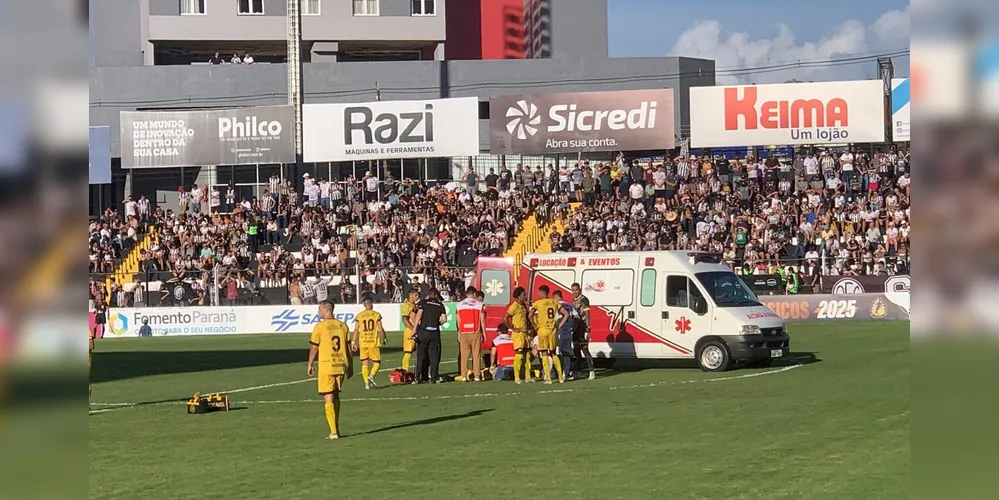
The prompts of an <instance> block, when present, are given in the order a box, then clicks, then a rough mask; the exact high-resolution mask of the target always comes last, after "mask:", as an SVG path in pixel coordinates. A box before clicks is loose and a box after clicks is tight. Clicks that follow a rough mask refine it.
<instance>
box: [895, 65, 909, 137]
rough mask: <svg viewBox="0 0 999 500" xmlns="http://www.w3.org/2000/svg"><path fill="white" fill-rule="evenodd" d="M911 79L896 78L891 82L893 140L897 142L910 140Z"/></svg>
mask: <svg viewBox="0 0 999 500" xmlns="http://www.w3.org/2000/svg"><path fill="white" fill-rule="evenodd" d="M909 94H910V91H909V79H908V78H895V79H893V80H892V81H891V133H892V136H891V138H892V139H893V140H895V141H896V142H906V141H908V140H909V133H910V131H909V128H910V120H911V119H910V117H909V108H910V106H909V100H910V98H909Z"/></svg>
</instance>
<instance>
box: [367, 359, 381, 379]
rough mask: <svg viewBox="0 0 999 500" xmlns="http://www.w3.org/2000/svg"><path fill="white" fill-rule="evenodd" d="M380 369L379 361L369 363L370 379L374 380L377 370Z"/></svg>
mask: <svg viewBox="0 0 999 500" xmlns="http://www.w3.org/2000/svg"><path fill="white" fill-rule="evenodd" d="M381 367H382V363H381V361H375V362H372V363H371V375H370V376H371V377H372V378H374V376H375V374H376V373H378V369H379V368H381Z"/></svg>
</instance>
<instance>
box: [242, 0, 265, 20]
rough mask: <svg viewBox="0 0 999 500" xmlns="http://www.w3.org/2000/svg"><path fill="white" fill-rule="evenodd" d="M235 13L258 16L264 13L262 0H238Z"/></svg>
mask: <svg viewBox="0 0 999 500" xmlns="http://www.w3.org/2000/svg"><path fill="white" fill-rule="evenodd" d="M237 4H238V8H237V10H236V13H237V14H239V15H241V16H258V15H260V14H263V13H264V0H239V1H238V2H237Z"/></svg>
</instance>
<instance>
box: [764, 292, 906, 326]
mask: <svg viewBox="0 0 999 500" xmlns="http://www.w3.org/2000/svg"><path fill="white" fill-rule="evenodd" d="M760 302H763V305H765V306H767V307H769V308H770V309H773V311H774V312H775V313H777V315H778V316H780V317H781V318H783V319H784V321H786V322H788V323H809V322H811V323H816V322H819V323H821V322H825V321H909V294H908V293H906V294H905V295H904V297H903V296H901V295H893V294H890V293H865V294H855V295H772V296H764V297H760Z"/></svg>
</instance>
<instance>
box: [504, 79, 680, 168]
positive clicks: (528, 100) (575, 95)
mask: <svg viewBox="0 0 999 500" xmlns="http://www.w3.org/2000/svg"><path fill="white" fill-rule="evenodd" d="M489 134H490V137H489V152H490V153H492V154H544V153H575V152H587V151H641V150H648V149H670V148H673V147H675V146H676V138H675V136H674V130H673V90H672V89H647V90H614V91H606V92H568V93H561V94H534V95H504V96H497V97H492V98H490V99H489Z"/></svg>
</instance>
